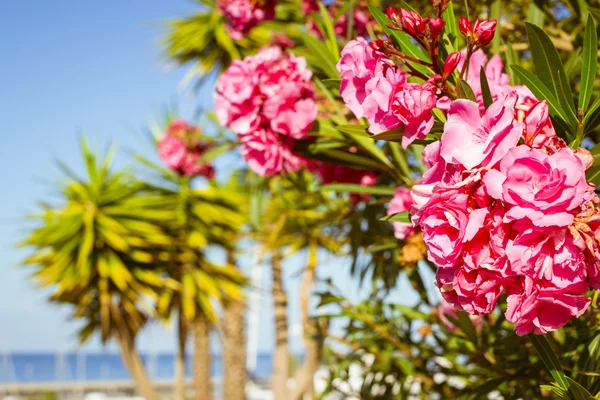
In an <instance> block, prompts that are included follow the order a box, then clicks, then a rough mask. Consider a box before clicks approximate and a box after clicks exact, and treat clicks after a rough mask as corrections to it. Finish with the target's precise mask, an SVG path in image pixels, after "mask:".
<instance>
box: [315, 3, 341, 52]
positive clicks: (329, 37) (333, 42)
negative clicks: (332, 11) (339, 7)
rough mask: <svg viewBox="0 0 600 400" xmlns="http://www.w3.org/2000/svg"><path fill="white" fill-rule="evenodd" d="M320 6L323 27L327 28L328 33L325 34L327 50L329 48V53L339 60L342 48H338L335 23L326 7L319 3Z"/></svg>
mask: <svg viewBox="0 0 600 400" xmlns="http://www.w3.org/2000/svg"><path fill="white" fill-rule="evenodd" d="M318 4H319V11H320V13H321V19H322V21H323V26H324V27H325V31H326V32H324V34H325V37H326V40H325V44H326V45H327V48H329V51H330V52H331V53H332V54H333V55H334V56H335V57H336V58H337V57H339V54H340V48H339V46H338V42H337V36H336V34H335V32H334V28H333V21H332V20H331V16H330V15H329V12H328V11H327V8H326V7H325V5H323V3H322V2H319V3H318Z"/></svg>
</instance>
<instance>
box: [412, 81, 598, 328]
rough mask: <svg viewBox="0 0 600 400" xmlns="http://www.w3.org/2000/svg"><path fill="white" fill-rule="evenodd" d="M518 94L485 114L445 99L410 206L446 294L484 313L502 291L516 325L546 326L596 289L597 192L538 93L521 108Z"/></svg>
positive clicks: (572, 313) (583, 154)
mask: <svg viewBox="0 0 600 400" xmlns="http://www.w3.org/2000/svg"><path fill="white" fill-rule="evenodd" d="M517 101H518V95H517V93H516V92H511V93H509V94H507V95H504V96H501V97H500V98H499V99H498V100H497V101H496V102H494V103H493V104H492V105H491V106H490V107H489V108H488V109H487V110H486V111H485V112H484V114H483V115H481V111H480V107H479V105H478V104H477V103H474V102H471V101H469V100H464V99H459V100H455V101H453V102H452V104H451V105H450V108H449V110H448V120H447V122H446V124H445V126H444V134H443V135H442V138H441V140H440V141H437V142H434V143H432V144H430V145H428V146H427V147H426V148H425V151H424V154H423V157H424V160H425V163H426V165H427V167H428V170H427V172H426V173H425V174H424V176H423V180H422V181H421V182H420V183H419V184H418V185H416V186H414V187H413V189H412V195H413V199H414V200H415V206H414V207H413V210H412V214H413V222H414V223H415V224H416V225H417V226H419V227H420V228H421V230H422V232H423V239H424V241H425V243H426V244H427V249H428V258H429V260H430V261H432V262H433V263H435V264H436V265H437V267H438V271H437V275H436V284H437V286H438V287H439V288H440V290H441V292H442V295H443V296H444V299H445V300H446V301H447V302H448V303H450V304H451V305H452V306H453V307H455V308H457V309H460V310H463V311H466V312H468V313H469V314H472V315H481V314H487V313H490V312H492V311H493V310H494V308H495V307H496V303H497V300H498V298H499V297H500V296H501V295H502V294H504V293H505V294H506V295H507V296H508V297H507V305H508V308H507V311H506V317H507V319H508V320H509V321H511V322H513V323H515V329H516V332H517V334H519V335H524V334H527V333H529V332H535V333H537V334H544V333H547V332H550V331H553V330H556V329H558V328H560V327H561V326H563V325H564V324H565V323H567V322H568V321H569V320H570V319H572V318H577V317H579V316H580V315H581V314H582V313H583V312H584V311H585V310H586V308H587V307H588V305H589V303H590V300H589V299H588V297H587V296H585V295H584V293H585V292H586V291H587V290H588V289H589V288H590V286H591V287H592V288H595V289H600V279H599V272H598V271H599V270H600V258H598V255H600V252H599V250H600V229H599V226H600V225H599V224H598V221H600V213H599V212H598V211H597V209H596V205H598V203H600V200H599V199H598V197H597V195H596V194H595V192H594V189H595V187H594V186H593V185H591V184H589V183H588V182H587V181H586V177H585V171H586V169H587V168H588V167H589V166H590V165H591V156H590V154H589V152H587V151H586V150H584V149H577V150H573V149H571V148H569V147H567V146H566V144H565V143H564V142H563V141H562V140H561V139H560V138H558V137H557V136H556V134H555V133H554V130H553V129H552V125H551V123H550V122H549V118H548V109H547V104H546V103H545V102H538V103H536V104H534V105H533V106H532V107H531V108H530V109H529V110H528V111H526V112H525V114H524V115H520V114H521V112H520V111H519V110H516V105H517Z"/></svg>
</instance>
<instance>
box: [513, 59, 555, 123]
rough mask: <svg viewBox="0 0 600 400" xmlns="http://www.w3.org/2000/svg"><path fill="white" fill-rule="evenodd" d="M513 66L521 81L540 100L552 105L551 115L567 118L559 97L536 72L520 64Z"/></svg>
mask: <svg viewBox="0 0 600 400" xmlns="http://www.w3.org/2000/svg"><path fill="white" fill-rule="evenodd" d="M511 68H512V69H513V71H515V73H516V74H517V76H518V77H519V78H520V79H521V82H523V83H524V84H525V86H527V87H528V88H529V90H531V92H532V93H533V94H534V95H535V97H537V98H538V99H540V100H546V101H547V102H548V104H549V106H550V115H554V116H557V117H559V118H560V119H561V120H563V121H565V120H566V115H565V112H564V110H563V108H562V106H561V105H560V103H559V102H558V99H557V98H556V96H554V94H553V93H552V92H551V90H550V89H549V88H548V87H546V85H544V83H543V82H542V81H541V80H540V79H539V78H538V77H537V76H536V75H534V74H532V73H531V72H529V71H527V70H526V69H525V68H523V67H521V66H519V65H512V66H511Z"/></svg>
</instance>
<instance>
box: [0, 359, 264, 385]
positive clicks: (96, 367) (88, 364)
mask: <svg viewBox="0 0 600 400" xmlns="http://www.w3.org/2000/svg"><path fill="white" fill-rule="evenodd" d="M141 357H142V360H143V362H144V365H145V366H146V369H147V371H148V373H149V374H150V376H151V378H152V379H164V380H167V379H172V378H173V377H174V358H175V357H174V355H173V354H168V353H165V354H161V353H159V354H152V355H150V354H142V355H141ZM191 361H192V360H191V356H190V357H187V360H186V364H187V371H190V374H191V371H192V368H191V366H192V362H191ZM221 371H222V360H221V357H220V356H218V355H214V356H213V357H212V375H213V377H215V378H219V377H220V376H221ZM250 375H251V377H252V378H253V379H256V380H262V379H267V378H268V377H269V376H271V355H270V354H259V355H258V358H257V362H256V369H255V371H253V372H251V373H250ZM129 379H130V375H129V373H128V371H127V368H126V367H125V365H124V364H123V362H122V360H121V357H120V355H119V354H112V353H59V354H50V353H48V354H43V353H35V354H28V353H5V354H0V383H25V382H69V381H102V380H106V381H115V380H129Z"/></svg>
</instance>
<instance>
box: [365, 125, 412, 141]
mask: <svg viewBox="0 0 600 400" xmlns="http://www.w3.org/2000/svg"><path fill="white" fill-rule="evenodd" d="M403 136H404V128H394V129H390V130H389V131H385V132H381V133H377V134H375V135H371V138H372V139H375V140H386V141H388V142H400V141H402V137H403Z"/></svg>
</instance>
